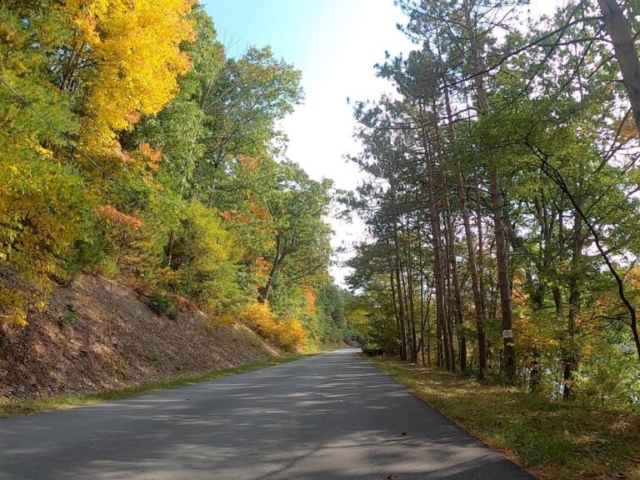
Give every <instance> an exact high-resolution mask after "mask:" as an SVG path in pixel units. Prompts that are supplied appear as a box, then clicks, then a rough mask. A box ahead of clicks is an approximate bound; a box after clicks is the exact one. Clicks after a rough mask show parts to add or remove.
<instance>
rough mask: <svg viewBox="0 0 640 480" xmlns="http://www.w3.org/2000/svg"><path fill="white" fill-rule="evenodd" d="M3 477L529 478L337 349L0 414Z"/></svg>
mask: <svg viewBox="0 0 640 480" xmlns="http://www.w3.org/2000/svg"><path fill="white" fill-rule="evenodd" d="M0 449H1V451H2V455H1V457H0V478H2V479H5V478H6V479H22V478H24V479H27V478H28V479H40V480H61V479H78V478H87V479H135V480H142V479H153V480H155V479H190V480H191V479H267V478H273V479H386V478H388V477H389V476H390V475H394V476H395V477H396V478H397V479H398V480H408V479H418V478H420V479H423V478H430V479H431V478H433V479H468V480H474V479H492V480H493V479H496V480H499V479H505V480H506V479H508V480H517V479H530V478H532V477H530V476H528V475H527V474H526V473H524V472H522V471H521V470H520V469H518V468H517V467H516V466H515V465H513V464H512V463H510V462H509V461H507V460H506V459H505V458H504V457H502V456H501V455H498V454H496V453H495V452H493V451H491V450H490V449H488V448H486V447H484V446H483V445H481V444H480V443H479V442H478V441H477V440H476V439H474V438H473V437H471V436H469V435H468V434H466V433H465V432H464V431H462V430H461V429H460V428H458V427H457V426H456V425H454V424H452V423H451V422H449V421H448V420H446V419H445V418H444V417H442V416H441V415H440V414H438V413H437V412H435V411H434V410H432V409H431V408H429V407H428V406H426V405H425V404H423V403H422V402H421V401H420V400H418V399H417V398H416V397H415V396H413V395H412V394H411V393H409V392H408V391H407V390H406V389H404V388H403V387H401V386H399V385H398V384H396V383H395V382H393V381H392V380H391V379H390V378H389V377H386V376H384V375H382V374H381V373H379V372H378V371H377V370H376V369H375V368H374V367H372V366H370V365H369V364H367V363H366V362H364V361H362V360H361V359H360V358H358V357H357V356H356V355H355V354H354V353H353V351H346V352H337V353H332V354H328V355H322V356H318V357H312V358H307V359H304V360H301V361H297V362H293V363H289V364H283V365H279V366H276V367H272V368H269V369H265V370H261V371H257V372H250V373H246V374H242V375H238V376H235V377H230V378H225V379H220V380H215V381H212V382H207V383H203V384H198V385H193V386H187V387H182V388H178V389H174V390H169V391H158V392H153V393H151V394H147V395H143V396H140V397H137V398H134V399H129V400H125V401H120V402H113V403H105V404H101V405H95V406H90V407H83V408H78V409H74V410H67V411H57V412H51V413H46V414H40V415H34V416H31V417H26V418H15V419H6V420H2V421H0Z"/></svg>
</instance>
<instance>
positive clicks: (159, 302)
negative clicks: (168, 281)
mask: <svg viewBox="0 0 640 480" xmlns="http://www.w3.org/2000/svg"><path fill="white" fill-rule="evenodd" d="M149 306H150V307H151V310H153V311H154V312H156V313H157V314H159V315H164V316H165V317H169V318H172V317H174V316H175V314H176V313H177V307H176V304H175V303H174V302H173V300H171V298H169V296H168V295H166V294H164V293H154V294H153V295H152V296H151V298H150V299H149Z"/></svg>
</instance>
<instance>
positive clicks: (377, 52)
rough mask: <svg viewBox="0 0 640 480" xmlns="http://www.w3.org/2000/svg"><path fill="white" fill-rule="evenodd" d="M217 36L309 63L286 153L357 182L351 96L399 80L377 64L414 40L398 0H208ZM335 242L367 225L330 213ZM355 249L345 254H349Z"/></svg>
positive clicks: (542, 2)
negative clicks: (405, 30) (401, 27)
mask: <svg viewBox="0 0 640 480" xmlns="http://www.w3.org/2000/svg"><path fill="white" fill-rule="evenodd" d="M562 1H563V0H533V1H532V3H533V5H532V7H531V9H532V14H534V15H536V14H538V13H540V12H542V11H547V12H548V11H550V10H551V9H552V8H553V6H554V5H558V4H560V3H562ZM203 3H204V5H205V9H206V10H207V12H208V13H209V15H211V17H212V18H213V21H214V24H215V25H216V29H217V31H218V39H219V40H220V41H221V42H222V43H223V44H224V45H225V47H226V49H227V53H228V55H231V56H237V55H241V54H242V53H243V52H244V51H245V50H246V49H247V47H249V46H250V45H256V46H259V47H260V46H265V45H270V46H271V47H272V49H273V52H274V54H275V55H276V57H280V58H284V59H285V61H287V63H292V64H293V65H294V66H295V67H296V68H297V69H299V70H301V71H302V86H303V88H304V91H305V101H304V104H302V105H299V106H298V107H297V108H296V110H295V112H294V113H293V114H292V115H290V116H289V117H288V118H286V119H285V120H284V121H283V122H282V124H281V129H282V130H283V131H284V132H285V133H286V134H287V136H288V137H289V149H288V152H287V157H288V158H289V159H291V160H293V161H295V162H297V163H299V164H300V165H301V166H302V167H303V168H304V169H305V171H306V172H307V173H308V174H309V175H310V176H311V177H312V178H315V179H317V180H320V179H321V178H322V177H326V178H330V179H332V180H333V181H334V183H335V186H336V187H337V188H341V189H346V190H353V189H355V187H356V186H357V185H358V182H359V181H360V180H361V179H362V175H361V174H360V173H359V171H358V168H357V166H355V165H354V164H352V163H348V162H347V161H346V160H345V158H344V157H345V155H348V154H355V153H357V152H358V151H359V146H358V144H357V143H356V142H355V141H354V140H353V138H352V136H353V132H354V128H355V121H354V120H353V114H352V106H349V105H348V103H347V98H349V99H351V101H352V102H353V101H354V100H356V101H357V100H375V99H378V98H379V97H380V95H381V94H383V93H385V92H390V91H391V90H392V87H391V86H390V85H389V84H388V83H387V82H385V81H383V80H381V79H378V78H376V76H375V70H374V65H375V64H376V63H382V62H384V59H385V52H386V51H388V52H389V53H390V54H391V55H397V54H398V53H401V52H408V51H410V50H411V49H412V48H413V45H412V44H411V43H410V42H409V40H408V39H407V38H406V37H405V36H404V34H402V33H401V32H400V31H398V29H397V28H396V25H397V24H398V23H400V24H404V23H406V18H405V17H404V15H403V14H402V12H401V11H400V9H399V8H398V7H396V6H394V4H393V0H208V1H207V0H205V1H204V2H203ZM331 225H332V227H333V229H334V231H335V234H334V238H333V239H332V244H333V246H334V247H338V246H341V245H342V246H345V247H347V252H349V251H350V250H351V248H350V247H351V245H352V243H353V242H354V241H358V240H361V239H362V238H364V226H363V224H362V223H361V222H359V221H354V222H353V223H352V224H347V223H345V222H341V221H337V220H331ZM348 256H349V255H348V253H347V255H342V256H340V257H339V260H341V261H342V260H344V259H345V258H347V257H348ZM347 273H348V270H346V269H345V268H344V267H343V266H342V265H340V264H338V265H336V266H334V267H332V269H331V274H332V276H333V277H334V278H335V280H336V281H337V282H338V283H339V284H343V282H344V276H345V274H347Z"/></svg>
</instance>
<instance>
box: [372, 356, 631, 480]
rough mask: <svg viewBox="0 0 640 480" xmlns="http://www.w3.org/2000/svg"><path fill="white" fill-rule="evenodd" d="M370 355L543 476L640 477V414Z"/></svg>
mask: <svg viewBox="0 0 640 480" xmlns="http://www.w3.org/2000/svg"><path fill="white" fill-rule="evenodd" d="M370 360H371V362H372V363H374V364H375V365H376V366H378V368H380V369H381V370H382V371H383V372H385V373H387V374H388V375H390V376H391V377H393V378H394V379H395V380H396V381H398V382H399V383H402V384H403V385H406V386H407V387H408V388H409V389H410V390H411V391H412V392H413V393H415V394H416V395H417V396H418V397H420V398H422V399H423V400H425V401H426V402H427V403H429V404H430V405H432V406H433V407H435V408H437V409H438V410H439V411H441V412H442V413H443V414H445V415H447V416H448V417H449V418H451V419H452V420H454V421H455V422H457V423H458V424H459V425H461V426H462V427H464V428H465V429H467V430H468V431H469V432H471V433H472V434H473V435H475V436H476V437H478V438H480V439H481V440H483V441H484V442H485V443H487V444H488V445H490V446H492V447H494V448H495V449H497V450H500V451H501V452H503V453H505V454H506V455H507V456H508V457H510V458H512V459H513V460H514V461H516V462H517V463H519V464H520V465H522V466H524V467H526V468H527V469H528V470H529V471H531V472H532V473H533V474H534V475H536V476H537V477H538V478H540V479H548V480H570V479H587V478H588V479H628V480H640V412H635V413H634V412H629V411H600V410H590V409H587V408H585V407H582V406H577V405H564V404H562V403H560V402H556V401H552V400H550V399H546V398H540V397H536V396H532V395H529V394H526V393H524V392H522V391H520V390H518V389H513V388H511V389H509V388H505V387H500V386H487V385H481V384H480V383H478V382H477V381H475V380H474V379H470V378H465V377H461V376H457V375H454V374H450V373H447V372H443V371H440V370H437V369H435V368H431V367H428V368H423V367H418V366H411V365H406V364H400V363H399V362H396V361H391V360H379V359H370Z"/></svg>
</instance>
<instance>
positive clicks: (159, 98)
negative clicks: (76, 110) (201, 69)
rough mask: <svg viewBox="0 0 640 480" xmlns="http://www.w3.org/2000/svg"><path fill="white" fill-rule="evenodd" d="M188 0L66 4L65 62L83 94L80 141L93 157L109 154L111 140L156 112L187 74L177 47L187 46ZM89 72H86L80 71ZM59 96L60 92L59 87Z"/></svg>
mask: <svg viewBox="0 0 640 480" xmlns="http://www.w3.org/2000/svg"><path fill="white" fill-rule="evenodd" d="M193 4H194V0H66V1H64V2H63V4H62V6H61V7H60V9H61V10H62V11H63V12H64V13H66V14H67V15H68V16H69V18H70V19H71V22H72V24H73V25H74V26H75V29H76V31H75V34H74V35H73V37H72V38H73V43H72V45H71V46H70V47H71V49H72V56H71V58H72V59H76V62H75V66H74V68H76V71H75V72H73V73H74V74H77V75H78V76H79V77H80V79H81V80H82V83H83V84H84V85H85V87H86V88H87V96H86V100H85V102H84V105H83V110H84V112H83V113H84V116H83V124H82V130H81V138H82V139H83V140H84V141H83V144H84V146H85V148H88V149H90V150H91V151H93V152H95V153H107V154H108V153H111V152H112V151H113V149H114V148H116V147H115V146H116V143H115V132H116V131H119V130H126V129H129V128H130V127H131V126H132V125H133V124H135V123H136V122H137V121H138V120H139V119H140V117H141V115H143V114H153V113H157V112H158V111H160V109H161V108H162V106H163V105H165V104H166V103H167V102H168V101H169V100H171V98H173V96H174V95H175V94H176V92H177V89H178V84H177V77H178V75H180V74H182V73H185V72H186V71H187V70H188V69H189V68H190V61H189V58H188V56H187V55H186V53H185V52H182V51H180V43H181V42H184V41H191V40H193V38H194V31H193V25H192V23H191V22H190V21H189V20H188V19H187V18H186V17H187V15H188V14H189V12H190V11H191V8H192V6H193ZM87 65H88V66H87ZM63 88H65V85H63Z"/></svg>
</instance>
